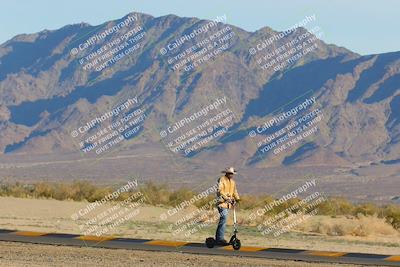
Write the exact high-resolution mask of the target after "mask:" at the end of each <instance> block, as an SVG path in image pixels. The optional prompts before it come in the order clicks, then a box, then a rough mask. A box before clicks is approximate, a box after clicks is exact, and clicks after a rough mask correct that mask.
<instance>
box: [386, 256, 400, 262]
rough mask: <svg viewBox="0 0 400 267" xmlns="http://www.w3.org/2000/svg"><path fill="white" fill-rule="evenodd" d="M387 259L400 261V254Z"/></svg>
mask: <svg viewBox="0 0 400 267" xmlns="http://www.w3.org/2000/svg"><path fill="white" fill-rule="evenodd" d="M385 261H400V256H390V257H389V258H386V259H385Z"/></svg>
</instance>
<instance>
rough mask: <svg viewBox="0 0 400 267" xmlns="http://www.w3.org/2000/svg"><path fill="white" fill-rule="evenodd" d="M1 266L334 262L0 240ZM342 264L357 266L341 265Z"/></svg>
mask: <svg viewBox="0 0 400 267" xmlns="http://www.w3.org/2000/svg"><path fill="white" fill-rule="evenodd" d="M0 251H1V255H0V266H1V267H3V266H4V267H5V266H7V267H25V266H26V267H28V266H29V267H30V266H32V267H36V266H59V267H64V266H68V267H69V266H82V267H85V266H88V267H89V266H90V267H92V266H107V267H108V266H114V267H117V266H143V267H144V266H146V267H147V266H166V267H171V266H223V267H224V266H226V267H231V266H269V267H278V266H279V267H283V266H294V267H324V266H326V267H333V266H337V265H336V264H325V263H307V262H300V261H281V260H269V259H253V258H245V257H227V256H208V255H195V254H185V253H175V252H149V251H136V250H125V249H103V248H88V247H68V246H51V245H39V244H27V243H17V242H1V241H0ZM340 266H341V267H351V266H359V265H348V264H343V265H342V264H341V265H340Z"/></svg>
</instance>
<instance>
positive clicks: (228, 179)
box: [215, 167, 240, 245]
mask: <svg viewBox="0 0 400 267" xmlns="http://www.w3.org/2000/svg"><path fill="white" fill-rule="evenodd" d="M222 173H225V175H224V176H221V177H220V178H219V179H218V190H217V201H218V206H217V208H218V212H219V216H220V217H219V222H218V227H217V231H216V233H215V240H216V243H217V245H227V244H229V243H228V242H227V241H226V240H225V239H224V235H225V228H226V221H227V218H228V211H229V209H231V208H232V207H233V205H235V203H236V202H237V201H239V200H240V197H239V194H238V192H237V189H236V183H235V181H234V180H233V175H234V174H236V173H237V172H236V170H235V169H234V168H233V167H230V168H227V169H225V170H224V171H222Z"/></svg>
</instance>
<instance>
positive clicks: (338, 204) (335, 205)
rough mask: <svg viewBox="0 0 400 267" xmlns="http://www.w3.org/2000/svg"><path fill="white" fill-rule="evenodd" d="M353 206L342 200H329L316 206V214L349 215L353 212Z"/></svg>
mask: <svg viewBox="0 0 400 267" xmlns="http://www.w3.org/2000/svg"><path fill="white" fill-rule="evenodd" d="M353 211H354V205H353V204H352V203H351V202H349V201H348V200H346V199H344V198H330V199H328V200H327V201H323V202H321V203H320V204H318V214H320V215H330V216H338V215H350V214H353V213H354V212H353Z"/></svg>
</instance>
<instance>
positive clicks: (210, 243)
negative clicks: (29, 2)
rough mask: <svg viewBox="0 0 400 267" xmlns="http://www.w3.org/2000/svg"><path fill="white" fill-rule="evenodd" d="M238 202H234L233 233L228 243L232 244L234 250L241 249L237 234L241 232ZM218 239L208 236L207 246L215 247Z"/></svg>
mask: <svg viewBox="0 0 400 267" xmlns="http://www.w3.org/2000/svg"><path fill="white" fill-rule="evenodd" d="M235 207H236V202H234V203H233V235H232V236H231V239H230V240H229V242H228V244H227V245H231V246H232V247H233V249H234V250H239V249H240V247H241V243H240V240H239V239H238V238H237V236H236V234H237V233H238V232H239V231H238V227H237V220H236V208H235ZM216 243H217V242H216V240H215V239H214V238H213V237H208V238H207V239H206V246H207V247H208V248H213V247H214V246H215V245H217V244H216Z"/></svg>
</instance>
